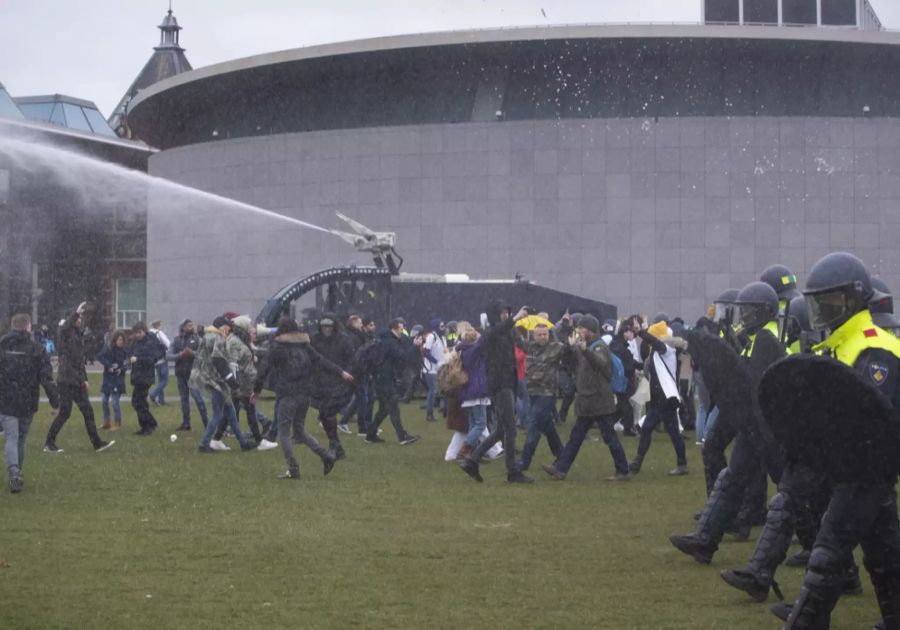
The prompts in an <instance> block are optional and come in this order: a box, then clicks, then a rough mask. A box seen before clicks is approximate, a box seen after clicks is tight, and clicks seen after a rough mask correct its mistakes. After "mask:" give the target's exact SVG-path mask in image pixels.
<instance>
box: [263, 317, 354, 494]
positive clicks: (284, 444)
mask: <svg viewBox="0 0 900 630" xmlns="http://www.w3.org/2000/svg"><path fill="white" fill-rule="evenodd" d="M317 372H327V373H329V374H333V375H335V376H337V377H338V378H342V379H343V380H345V381H352V380H353V377H352V376H350V374H348V373H347V372H345V371H343V370H342V369H341V368H340V367H338V366H337V365H335V364H334V363H332V362H331V361H329V360H328V359H326V358H324V357H323V356H322V355H320V354H319V353H318V352H316V351H315V349H314V348H313V347H312V346H311V344H310V342H309V335H307V334H306V333H305V332H301V331H300V328H299V326H297V322H295V321H294V320H293V319H289V318H284V319H282V320H281V321H280V322H278V331H277V332H276V333H275V337H274V339H273V340H272V345H271V347H270V348H269V352H268V353H267V354H266V356H265V357H264V358H263V361H262V363H261V364H260V366H259V371H258V372H257V373H256V382H255V384H254V386H253V391H254V398H255V397H256V395H258V394H259V392H261V391H262V389H263V387H264V386H266V387H268V388H269V389H271V390H273V391H274V392H275V421H276V422H277V424H278V442H279V443H280V444H281V451H282V453H284V459H285V461H286V462H287V466H288V469H287V471H286V472H284V473H282V474H281V475H279V479H299V478H300V463H299V462H298V461H297V458H296V457H295V456H294V439H296V440H297V441H298V442H301V443H303V444H305V445H306V446H307V447H309V449H310V450H311V451H312V452H313V453H315V454H316V455H318V456H319V457H320V458H321V460H322V464H323V467H324V472H325V474H326V475H327V474H328V473H329V472H331V469H332V468H334V462H335V461H336V457H335V454H334V452H332V451H331V450H328V449H325V448H323V447H322V445H320V444H319V442H318V440H316V438H314V437H313V436H311V435H310V434H309V433H307V432H306V429H305V428H304V426H303V423H304V420H305V418H306V412H307V410H308V409H309V396H310V392H311V391H312V386H313V377H314V375H315V374H316V373H317ZM293 431H297V432H298V435H294V436H293V437H292V436H291V433H292V432H293Z"/></svg>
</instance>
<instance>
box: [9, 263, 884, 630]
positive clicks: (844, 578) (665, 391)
mask: <svg viewBox="0 0 900 630" xmlns="http://www.w3.org/2000/svg"><path fill="white" fill-rule="evenodd" d="M892 310H893V304H892V300H891V298H890V296H889V294H888V293H887V287H885V286H884V285H883V283H881V282H880V281H879V280H878V279H877V278H872V277H871V276H870V275H869V273H868V271H867V270H866V268H865V266H864V265H863V263H862V262H861V261H859V260H858V259H856V258H855V257H853V256H852V255H850V254H845V253H836V254H831V255H829V256H826V257H825V258H823V259H822V260H821V261H819V262H818V263H817V264H816V265H815V266H814V267H813V269H812V271H811V274H810V277H809V280H808V282H807V287H806V291H805V292H804V294H803V295H801V293H800V292H799V291H798V289H797V282H796V277H795V276H794V275H793V273H791V272H790V270H788V269H787V268H785V267H783V266H781V265H773V266H772V267H770V268H768V269H766V270H765V271H764V272H763V274H762V275H761V277H760V280H759V281H757V282H753V283H751V284H749V285H747V286H745V287H743V288H742V289H729V290H726V291H723V292H722V293H721V294H720V295H719V296H718V297H717V298H716V299H715V301H714V303H713V304H711V305H710V307H709V309H708V311H707V313H705V314H704V315H703V316H702V317H700V319H699V320H698V321H697V322H696V324H694V325H692V326H689V325H686V324H685V322H684V321H683V320H682V319H680V318H671V317H669V316H668V315H667V314H666V313H659V314H657V315H655V316H654V317H652V318H651V317H647V316H642V315H631V316H628V317H624V318H622V319H620V320H608V321H604V322H601V321H599V320H598V319H597V318H596V317H595V316H594V315H592V314H589V313H588V314H581V313H569V312H566V313H564V314H563V315H562V316H561V317H559V319H558V320H557V321H555V322H554V321H551V317H550V315H549V314H548V313H543V312H537V310H536V308H532V307H530V306H523V307H522V308H520V309H518V310H514V309H513V308H511V307H510V306H509V305H508V304H506V303H505V302H503V301H502V300H497V301H495V302H493V303H492V304H490V305H488V307H487V308H486V309H485V313H484V314H483V316H482V318H481V320H480V321H479V322H476V323H471V322H467V321H450V322H445V321H444V320H443V319H434V320H432V321H431V322H430V323H429V325H428V327H427V328H423V327H413V328H412V330H409V331H408V330H407V328H406V322H405V321H404V320H403V319H402V318H399V317H398V318H394V319H392V320H390V321H389V322H387V325H386V327H384V329H382V330H380V331H379V330H378V326H377V322H375V321H373V320H371V319H368V318H366V317H365V316H364V315H362V314H351V315H349V317H346V318H343V319H341V318H339V317H338V316H336V315H334V314H324V315H322V316H321V317H319V318H318V319H317V320H316V321H314V322H305V323H302V324H301V323H298V322H297V321H295V320H293V319H291V318H289V317H285V318H283V319H281V320H280V321H279V322H278V325H277V327H276V328H275V329H271V330H269V329H261V328H258V327H257V326H256V324H254V322H253V320H252V319H251V318H250V317H249V316H247V315H239V314H237V313H233V312H226V313H223V314H222V315H221V316H219V317H217V318H216V319H215V320H214V321H213V322H212V324H211V325H209V326H205V327H202V326H201V327H199V329H198V327H197V326H195V324H194V322H192V321H191V320H184V321H182V322H181V323H180V324H179V326H178V334H177V335H176V336H175V337H174V338H173V339H169V338H168V337H167V336H166V335H165V333H164V332H163V331H162V329H161V322H153V323H152V324H151V326H150V327H148V326H147V325H146V324H144V323H143V322H138V323H136V324H135V325H134V326H132V327H131V329H130V330H129V331H124V330H116V331H113V332H111V334H109V335H108V338H107V340H106V341H105V343H104V345H103V348H102V349H101V350H100V351H99V352H98V353H97V357H96V359H97V361H98V362H99V363H100V364H101V365H102V369H103V382H102V385H101V389H100V392H101V396H102V399H101V408H102V413H103V423H102V425H101V429H100V430H103V431H109V432H110V433H113V432H116V431H119V430H121V428H122V410H121V406H120V399H121V397H122V396H123V395H125V394H126V389H127V387H126V382H130V386H131V405H132V407H133V409H134V412H135V415H136V418H137V425H138V426H137V431H136V434H137V435H139V436H151V435H152V434H153V433H154V431H155V430H156V428H157V426H158V423H157V420H156V418H155V417H154V413H153V409H152V407H151V404H153V405H156V406H161V405H165V404H166V400H165V388H166V384H167V382H168V377H169V366H170V363H171V364H172V365H173V366H174V372H175V377H176V380H177V383H178V392H179V398H180V406H181V424H180V426H178V428H177V431H191V430H193V428H194V425H193V424H192V411H193V409H194V408H196V410H197V413H198V414H199V417H200V421H201V423H202V425H203V433H202V436H201V438H200V440H199V445H198V451H199V452H200V453H217V452H221V451H227V450H230V448H229V447H228V446H227V445H226V444H225V441H224V439H225V437H226V435H231V436H233V437H234V438H235V439H236V440H237V443H238V444H239V445H240V448H241V450H243V451H251V450H254V449H263V450H267V449H273V448H279V447H280V449H281V451H282V455H283V457H284V461H285V470H284V471H283V472H282V473H281V474H280V475H279V478H281V479H291V480H296V479H299V478H300V460H299V458H298V456H297V454H296V453H295V452H294V444H295V443H299V444H303V445H305V446H306V447H307V448H309V449H310V450H311V451H312V452H313V454H314V455H315V456H316V457H318V458H319V460H320V461H321V464H322V467H323V473H324V474H325V475H327V474H329V472H330V471H331V470H332V469H333V468H334V466H335V464H336V462H337V461H339V460H341V459H343V458H345V457H346V456H347V455H346V452H345V450H344V448H343V446H342V444H341V438H340V434H341V433H344V434H349V433H353V432H354V430H353V429H351V426H352V424H354V425H355V429H356V432H357V434H358V435H359V436H360V437H362V438H363V439H364V440H365V442H366V443H368V444H379V443H382V442H384V441H385V440H384V438H382V437H381V436H380V434H381V428H380V427H381V424H382V423H383V421H384V420H385V419H386V418H390V421H391V424H392V426H393V429H394V433H395V435H396V439H397V441H398V442H399V443H400V444H401V445H404V446H406V445H411V444H414V443H416V442H417V441H418V440H419V436H417V435H413V434H411V433H410V432H409V431H407V429H406V427H405V425H404V422H403V418H402V413H401V407H400V403H401V401H408V400H410V398H411V397H412V395H413V392H414V390H415V387H416V384H417V383H418V382H421V383H422V384H423V385H424V388H425V399H424V405H423V408H424V411H425V416H426V421H428V422H434V421H436V417H437V415H443V416H444V417H445V418H446V423H447V427H448V429H450V430H451V432H452V434H451V440H450V443H449V445H448V447H447V449H446V453H445V459H446V460H448V461H457V462H458V463H459V466H460V468H461V469H462V470H463V471H464V472H465V473H466V474H467V475H468V476H469V477H471V478H472V479H474V480H476V481H478V482H482V481H483V477H482V475H481V464H482V463H483V462H484V461H486V459H496V458H499V457H501V456H502V457H504V459H505V464H506V479H507V481H508V482H509V483H512V484H529V483H532V482H533V479H532V478H531V477H530V476H528V475H527V474H526V472H528V471H529V470H530V469H531V467H532V462H533V459H534V457H535V453H536V449H537V447H538V445H539V443H540V440H541V438H542V437H544V438H546V440H547V445H548V447H549V450H550V452H551V453H552V456H553V460H552V461H551V462H547V463H545V464H544V465H543V466H542V468H543V470H544V472H546V473H547V475H549V476H550V478H551V479H554V480H559V481H561V480H564V479H566V477H567V475H568V474H569V471H570V470H571V468H572V466H573V464H574V462H575V460H576V458H577V456H578V453H579V451H580V449H581V447H582V445H583V443H584V442H585V440H586V439H587V436H588V434H589V431H590V429H591V428H597V429H598V430H599V433H600V436H601V438H602V440H603V442H604V443H605V445H606V446H607V448H608V450H609V453H610V457H611V460H612V470H611V474H610V476H609V477H608V479H609V480H610V481H613V482H626V481H629V480H631V479H633V478H634V476H635V475H637V474H639V473H640V472H641V469H642V466H643V463H644V459H645V457H646V455H647V452H648V450H649V449H650V447H651V444H652V441H653V436H654V433H655V432H656V430H657V428H658V427H659V426H660V425H661V426H662V427H663V429H664V430H665V432H666V433H667V434H668V437H669V440H670V441H671V443H672V448H673V451H674V466H673V467H672V468H671V469H670V470H669V471H668V474H669V475H671V476H677V477H683V476H685V475H688V472H689V469H688V461H687V448H686V445H685V437H684V435H685V430H686V429H693V430H694V431H695V441H696V443H697V445H699V446H701V453H702V460H703V468H704V473H705V474H704V480H705V486H706V492H707V497H708V500H707V504H706V506H705V507H704V509H703V510H702V511H701V512H699V513H698V514H696V515H695V518H696V520H697V527H696V531H695V532H693V533H691V534H686V535H673V536H672V537H671V542H672V544H673V545H674V546H675V547H676V548H677V549H678V550H680V551H682V552H684V553H685V554H687V555H689V556H691V557H693V558H694V559H695V560H697V561H698V562H700V563H704V564H706V563H709V562H710V560H711V558H712V557H713V555H714V554H715V552H716V550H717V548H718V545H719V542H720V541H721V540H722V538H723V536H724V535H725V534H726V533H728V532H730V533H732V534H734V535H735V536H738V537H741V538H744V539H746V538H749V536H750V533H751V527H753V526H759V525H762V526H764V528H763V530H762V533H761V534H760V537H759V539H758V541H757V545H756V548H755V550H754V552H753V554H752V557H751V560H750V563H749V565H748V566H747V567H745V568H741V569H734V570H728V571H723V572H722V578H723V579H724V580H725V581H726V582H727V583H728V584H730V585H732V586H734V587H736V588H738V589H741V590H743V591H745V592H747V593H748V594H749V595H751V597H753V598H754V599H756V600H758V601H764V600H765V599H766V598H767V597H768V594H769V591H770V589H773V590H775V592H776V593H777V594H779V595H780V591H779V589H778V587H777V583H776V582H775V580H774V574H775V570H776V568H777V566H778V565H780V564H781V563H782V562H783V561H784V560H785V558H786V555H787V549H788V546H789V545H790V542H791V540H792V537H793V536H794V534H795V533H796V534H797V536H798V538H799V539H800V541H801V543H803V546H804V551H803V552H801V554H798V555H797V556H795V557H792V558H791V559H789V560H790V561H791V562H793V563H794V564H797V565H802V564H807V567H808V570H807V575H806V579H805V580H804V585H803V589H802V591H801V594H800V597H799V598H798V600H797V601H796V602H795V604H794V605H789V604H783V603H782V604H781V605H777V606H776V607H775V608H774V609H773V612H775V613H776V614H777V615H779V616H781V617H782V618H784V619H785V620H786V624H787V625H786V626H785V627H786V628H793V629H801V628H827V624H828V619H829V617H830V613H831V610H832V608H833V607H834V605H835V603H836V602H837V599H838V597H839V596H840V595H841V594H847V593H851V594H852V593H858V592H861V589H862V586H861V583H860V580H859V575H858V567H856V565H855V564H854V563H853V560H852V550H853V548H854V547H855V546H856V545H862V548H863V552H864V563H865V566H866V568H867V569H868V571H869V573H870V576H871V578H872V582H873V585H874V586H875V590H876V596H877V598H878V601H879V604H880V606H881V610H882V614H883V621H882V622H881V624H882V625H880V626H879V627H883V628H897V627H898V624H900V525H898V520H897V507H896V495H895V491H894V486H895V482H896V476H897V466H896V450H894V451H890V452H892V453H893V456H894V461H893V467H892V468H891V469H890V472H889V473H886V474H883V475H881V476H880V477H878V478H874V479H873V478H871V477H866V478H865V481H859V480H855V479H854V480H851V481H848V480H847V479H844V478H835V477H834V475H831V474H830V473H829V471H827V470H822V469H821V468H820V467H819V466H818V464H817V463H816V462H811V461H809V460H808V458H806V459H804V456H803V455H802V454H797V453H796V452H794V451H793V450H792V448H793V447H792V446H791V445H789V444H784V443H779V442H778V441H777V440H775V439H774V433H773V432H772V431H771V429H770V427H769V426H768V425H767V422H766V419H765V418H764V417H763V414H762V412H761V411H760V409H761V407H760V404H759V401H758V400H757V393H758V390H759V387H760V382H761V380H762V379H763V377H764V374H765V373H766V370H767V369H768V368H769V367H770V366H772V365H773V364H775V363H776V362H778V361H779V360H781V359H782V358H783V357H784V356H786V355H796V357H800V358H802V357H804V356H806V357H814V356H820V355H828V356H831V357H833V359H836V360H837V361H839V362H842V363H844V364H846V365H848V366H851V367H853V368H855V369H856V370H857V371H858V373H859V374H861V375H862V376H863V378H866V379H868V382H869V384H870V385H871V386H872V387H873V388H874V390H875V391H877V392H881V394H883V396H884V398H885V399H886V400H887V401H889V402H890V404H891V405H895V404H896V403H898V402H900V388H898V386H897V384H898V367H900V340H898V339H897V337H896V332H897V331H898V330H900V322H898V321H897V320H896V318H894V316H893V314H892ZM84 313H85V304H84V303H82V304H80V305H79V306H78V307H77V308H75V309H74V310H73V311H72V312H71V313H70V314H68V315H67V316H66V317H65V319H64V320H63V321H62V322H60V326H59V331H58V335H57V343H56V350H57V352H58V355H59V364H58V370H57V375H56V379H55V381H54V379H53V372H52V368H51V364H50V360H49V356H48V353H47V351H46V344H45V343H44V342H43V341H42V340H38V339H36V338H35V337H36V336H35V335H33V333H32V330H31V321H30V317H29V316H28V315H25V314H20V315H16V316H14V317H13V318H12V322H11V331H10V332H9V333H8V334H7V335H6V336H4V337H3V338H2V339H0V351H2V355H0V424H2V428H3V433H4V434H5V438H6V447H5V454H6V460H7V466H8V471H9V480H10V490H11V491H12V492H13V493H18V492H21V491H22V489H23V486H24V476H23V473H22V466H23V463H24V455H25V448H24V447H25V440H26V437H27V434H28V430H29V427H30V424H31V419H32V417H33V415H34V414H35V413H36V411H37V409H38V400H39V388H40V387H43V389H44V391H45V393H46V395H47V397H48V398H49V402H50V406H51V407H52V408H53V409H54V410H56V415H55V417H54V419H53V422H52V424H51V426H50V429H49V431H48V433H47V436H46V438H45V440H44V451H46V452H48V453H60V452H62V449H61V448H60V447H59V446H58V444H57V440H58V436H59V434H60V432H61V430H62V429H63V427H64V425H65V423H66V421H67V420H68V419H69V417H70V415H71V412H72V408H73V405H74V406H76V407H78V409H79V411H80V413H81V415H82V417H83V419H84V423H85V428H86V430H87V434H88V437H89V439H90V441H91V444H92V446H93V448H94V450H95V451H98V452H100V451H104V450H106V449H108V448H110V447H111V446H113V445H114V444H115V441H114V440H104V439H103V438H102V437H101V435H100V431H99V430H98V428H97V426H96V422H95V418H94V411H93V407H92V405H91V402H90V399H89V391H90V387H89V383H88V379H87V373H86V370H85V362H86V361H85V359H86V356H85V335H84ZM260 332H263V333H264V334H265V336H266V339H265V340H262V339H261V338H260V337H258V334H259V333H260ZM263 390H268V391H270V392H273V393H274V395H275V406H274V418H273V419H272V420H270V419H269V418H267V417H266V416H265V415H264V414H263V413H262V412H261V411H260V410H259V409H258V408H257V404H256V403H257V399H258V397H259V396H260V395H261V394H262V392H263ZM207 402H208V404H209V406H207ZM376 406H377V409H376ZM310 408H312V409H315V410H316V413H317V419H318V422H319V423H320V425H321V427H322V429H323V431H324V433H325V435H326V437H327V440H328V443H327V445H325V444H322V443H320V442H319V441H318V440H317V439H316V438H315V437H314V436H313V435H312V434H310V433H309V432H308V431H307V430H306V427H305V420H306V417H307V415H308V413H309V410H310ZM570 409H574V418H575V420H574V424H573V425H572V428H571V430H570V431H569V435H568V437H567V439H565V440H564V439H563V438H562V437H561V435H560V427H561V426H562V425H563V424H565V423H566V422H567V419H568V412H569V410H570ZM242 412H243V415H244V416H245V418H246V427H247V428H248V429H249V435H247V434H245V432H244V430H243V429H242V424H241V422H240V415H241V413H242ZM517 429H522V430H524V431H525V432H526V437H525V440H524V443H523V444H522V447H521V451H519V450H517V448H516V444H517V441H516V433H517ZM620 433H621V435H622V436H623V438H620ZM627 437H634V438H637V440H636V442H637V444H636V447H635V448H634V449H633V453H634V454H633V456H631V457H630V458H629V456H628V454H627V451H626V448H625V447H624V445H623V439H624V438H627ZM898 440H900V433H898ZM898 443H900V442H898ZM729 445H731V446H732V450H731V453H730V457H729V458H726V449H727V447H729ZM840 447H841V445H836V446H835V448H840ZM893 447H894V448H895V449H896V445H893ZM768 478H771V479H772V480H773V481H775V482H776V483H777V484H778V494H776V496H775V497H774V498H773V499H772V500H771V502H767V496H766V495H767V487H768V486H767V480H768Z"/></svg>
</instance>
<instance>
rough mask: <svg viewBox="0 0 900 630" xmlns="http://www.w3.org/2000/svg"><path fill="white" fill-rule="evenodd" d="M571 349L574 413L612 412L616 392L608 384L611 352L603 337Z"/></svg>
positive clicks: (610, 371)
mask: <svg viewBox="0 0 900 630" xmlns="http://www.w3.org/2000/svg"><path fill="white" fill-rule="evenodd" d="M594 341H596V340H594ZM592 345H593V348H592ZM574 353H575V361H576V363H575V415H576V416H578V417H579V418H582V417H592V416H605V415H609V414H611V413H613V412H615V410H616V395H615V394H614V393H613V390H612V386H611V385H610V384H609V379H610V377H611V376H612V356H611V354H610V351H609V348H608V347H607V345H606V344H605V343H603V342H602V341H601V342H600V343H597V344H596V345H594V344H593V342H589V343H588V347H587V348H586V349H584V350H574ZM529 391H530V390H529Z"/></svg>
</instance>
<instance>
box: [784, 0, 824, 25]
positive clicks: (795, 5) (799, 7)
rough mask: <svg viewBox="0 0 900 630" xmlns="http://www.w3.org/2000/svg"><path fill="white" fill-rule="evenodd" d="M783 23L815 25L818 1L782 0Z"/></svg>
mask: <svg viewBox="0 0 900 630" xmlns="http://www.w3.org/2000/svg"><path fill="white" fill-rule="evenodd" d="M781 21H782V22H784V23H785V24H815V23H816V0H782V4H781Z"/></svg>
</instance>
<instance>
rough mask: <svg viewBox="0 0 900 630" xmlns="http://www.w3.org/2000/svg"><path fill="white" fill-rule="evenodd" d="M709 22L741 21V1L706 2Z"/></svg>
mask: <svg viewBox="0 0 900 630" xmlns="http://www.w3.org/2000/svg"><path fill="white" fill-rule="evenodd" d="M704 2H705V4H704V7H705V13H704V16H705V19H706V21H707V22H735V23H737V22H738V20H739V19H740V4H739V2H740V0H704Z"/></svg>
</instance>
